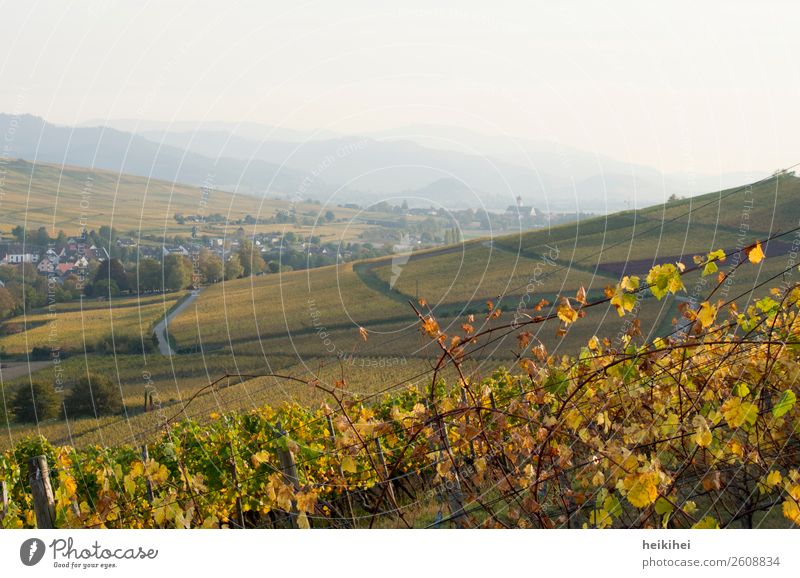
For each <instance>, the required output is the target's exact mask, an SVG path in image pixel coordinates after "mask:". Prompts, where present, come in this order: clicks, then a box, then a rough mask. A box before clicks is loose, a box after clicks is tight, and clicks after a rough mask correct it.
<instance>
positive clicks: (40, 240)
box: [34, 227, 50, 247]
mask: <svg viewBox="0 0 800 578" xmlns="http://www.w3.org/2000/svg"><path fill="white" fill-rule="evenodd" d="M49 243H50V235H49V234H48V233H47V227H39V228H38V229H37V230H36V237H35V238H34V244H36V245H38V246H39V247H46V246H47V245H48V244H49Z"/></svg>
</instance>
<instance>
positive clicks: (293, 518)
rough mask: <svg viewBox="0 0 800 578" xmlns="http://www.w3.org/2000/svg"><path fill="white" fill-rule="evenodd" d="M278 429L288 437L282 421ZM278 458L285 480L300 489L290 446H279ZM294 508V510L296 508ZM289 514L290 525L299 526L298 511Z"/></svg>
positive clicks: (282, 434)
mask: <svg viewBox="0 0 800 578" xmlns="http://www.w3.org/2000/svg"><path fill="white" fill-rule="evenodd" d="M277 430H278V433H280V435H281V436H282V437H284V438H286V432H285V431H283V428H282V427H281V422H278V427H277ZM278 460H280V466H281V472H282V473H283V479H284V481H285V482H286V483H287V484H291V485H292V487H294V489H295V491H297V490H299V489H300V478H299V476H298V475H297V464H295V461H294V455H293V454H292V452H291V450H290V449H289V448H288V447H286V448H283V447H280V446H278ZM292 509H293V510H294V508H292ZM287 516H288V519H289V526H290V527H292V528H297V512H295V511H291V512H287Z"/></svg>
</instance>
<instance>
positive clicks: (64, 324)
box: [0, 291, 185, 355]
mask: <svg viewBox="0 0 800 578" xmlns="http://www.w3.org/2000/svg"><path fill="white" fill-rule="evenodd" d="M184 295H185V292H183V291H180V292H176V293H167V294H163V295H151V296H145V297H127V298H120V299H113V300H111V301H96V300H92V301H84V302H83V303H59V304H57V305H55V306H54V308H53V310H52V311H48V310H40V311H37V312H35V313H33V314H29V315H21V316H17V317H14V318H12V319H11V320H9V321H7V322H6V323H4V324H3V325H4V326H5V327H14V328H23V329H24V328H25V327H27V328H28V329H27V331H22V332H20V333H14V334H11V335H5V336H3V337H0V348H2V349H3V350H4V351H5V352H6V354H7V355H9V354H10V355H24V354H25V353H27V352H29V351H30V350H31V349H33V348H34V347H46V348H60V349H61V350H64V351H70V352H73V353H74V352H78V351H83V350H84V345H87V346H89V348H90V349H91V346H92V345H94V343H95V342H96V341H97V340H99V339H101V338H105V337H106V336H109V335H117V336H119V335H126V336H136V337H142V338H143V339H148V340H149V339H150V334H151V332H152V327H153V326H154V325H155V324H156V323H157V322H158V320H159V319H161V318H162V317H163V316H164V314H165V313H166V312H167V311H169V309H170V308H171V307H172V306H173V305H175V303H176V302H177V301H178V300H179V299H181V298H182V297H183V296H184Z"/></svg>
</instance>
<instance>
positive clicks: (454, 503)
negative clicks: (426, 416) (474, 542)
mask: <svg viewBox="0 0 800 578" xmlns="http://www.w3.org/2000/svg"><path fill="white" fill-rule="evenodd" d="M426 405H428V404H426ZM429 407H431V406H429ZM432 409H433V411H434V415H435V417H436V428H437V430H438V434H439V439H440V440H441V445H440V446H439V459H440V460H445V459H452V456H453V454H452V452H451V450H450V440H449V439H448V437H447V426H446V425H445V423H444V420H443V419H442V417H441V416H440V415H439V412H438V410H437V409H436V405H435V404H434V405H433V406H432ZM444 489H445V493H446V494H447V505H448V507H449V508H450V516H451V517H452V519H453V522H454V523H455V525H456V528H468V527H469V524H468V522H467V518H466V513H465V512H464V494H463V493H462V491H461V480H460V479H459V475H458V466H457V465H456V464H453V481H452V483H450V482H448V481H445V482H444Z"/></svg>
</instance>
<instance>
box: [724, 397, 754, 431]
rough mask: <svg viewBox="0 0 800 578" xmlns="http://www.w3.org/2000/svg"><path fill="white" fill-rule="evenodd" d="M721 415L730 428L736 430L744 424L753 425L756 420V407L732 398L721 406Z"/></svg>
mask: <svg viewBox="0 0 800 578" xmlns="http://www.w3.org/2000/svg"><path fill="white" fill-rule="evenodd" d="M722 415H723V416H724V417H725V421H726V422H727V423H728V425H729V426H730V427H732V428H738V427H741V426H742V425H744V424H748V425H753V424H754V423H756V419H758V407H756V406H755V405H754V404H752V403H750V402H748V401H742V400H741V399H739V398H738V397H732V398H730V399H729V400H728V401H726V402H725V403H723V404H722Z"/></svg>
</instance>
